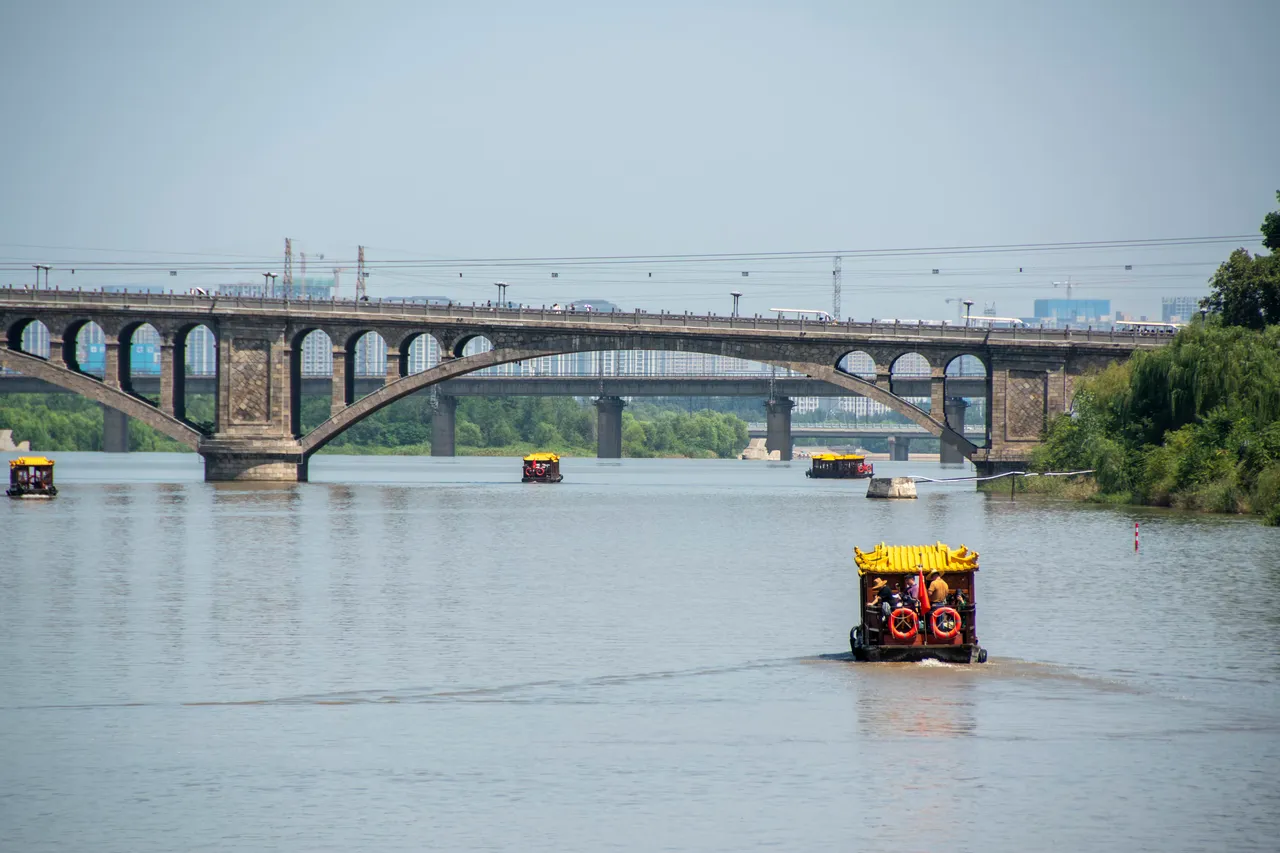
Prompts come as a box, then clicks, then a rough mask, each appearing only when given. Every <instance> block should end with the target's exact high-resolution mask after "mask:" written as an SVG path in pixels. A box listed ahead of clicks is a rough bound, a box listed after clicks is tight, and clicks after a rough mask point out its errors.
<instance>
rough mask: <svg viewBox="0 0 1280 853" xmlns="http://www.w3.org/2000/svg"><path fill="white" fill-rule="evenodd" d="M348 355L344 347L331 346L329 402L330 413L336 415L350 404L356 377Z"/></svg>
mask: <svg viewBox="0 0 1280 853" xmlns="http://www.w3.org/2000/svg"><path fill="white" fill-rule="evenodd" d="M350 355H351V353H348V352H347V350H346V349H345V348H344V347H334V348H333V397H332V402H331V403H330V404H329V414H330V415H336V414H338V412H341V411H342V410H343V409H345V408H346V407H347V406H349V405H351V398H352V397H353V396H354V395H353V394H352V391H353V390H354V387H355V378H356V377H355V365H354V364H352V363H350V362H352V361H353V359H351V358H349V356H350Z"/></svg>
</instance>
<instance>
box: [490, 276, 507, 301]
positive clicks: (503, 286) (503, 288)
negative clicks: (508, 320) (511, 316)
mask: <svg viewBox="0 0 1280 853" xmlns="http://www.w3.org/2000/svg"><path fill="white" fill-rule="evenodd" d="M493 286H494V287H496V288H498V305H500V306H501V305H506V304H507V283H506V282H505V281H495V282H494V283H493Z"/></svg>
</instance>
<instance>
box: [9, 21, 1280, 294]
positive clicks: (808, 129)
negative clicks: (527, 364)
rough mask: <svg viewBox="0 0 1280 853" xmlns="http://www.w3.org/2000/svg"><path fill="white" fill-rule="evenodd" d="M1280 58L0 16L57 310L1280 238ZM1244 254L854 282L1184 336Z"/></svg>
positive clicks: (1091, 44)
mask: <svg viewBox="0 0 1280 853" xmlns="http://www.w3.org/2000/svg"><path fill="white" fill-rule="evenodd" d="M890 6H892V7H893V8H887V7H890ZM1277 32H1280V3H1277V2H1275V0H1258V2H1213V3H1210V2H1204V3H1182V2H1139V0H1131V1H1130V2H1119V3H1117V2H1075V0H1073V2H1063V3H1043V4H1039V3H1030V2H1009V3H974V2H965V3H961V2H955V3H941V2H939V3H928V2H916V3H910V4H906V3H903V4H884V3H874V4H873V3H857V2H792V3H728V2H725V3H685V2H681V3H667V2H661V0H656V2H655V0H645V2H635V3H630V4H618V3H598V2H597V3H582V4H559V3H551V2H543V3H500V2H499V3H429V2H363V3H321V2H307V3H302V2H299V3H284V2H255V3H230V2H211V3H182V2H172V0H170V2H165V3H159V2H157V3H130V2H124V0H116V2H110V3H95V2H88V0H85V2H80V3H60V2H17V0H0V110H2V114H3V116H4V130H3V133H2V134H0V257H2V258H4V259H6V262H8V263H10V264H13V263H32V262H37V261H46V262H53V263H55V265H57V266H58V267H59V268H58V269H55V271H54V283H55V284H57V283H59V282H62V283H63V284H66V285H73V284H81V285H88V284H91V283H100V282H115V281H124V280H129V281H137V282H154V283H163V284H165V286H175V287H178V286H187V285H189V284H190V283H192V282H194V281H197V280H205V281H207V280H210V278H212V279H219V278H221V279H231V280H252V279H254V278H255V277H256V276H255V274H254V273H253V272H243V273H219V274H216V275H212V276H210V275H204V276H201V275H199V274H197V273H183V275H182V276H181V277H180V278H179V279H177V280H175V279H172V278H166V279H164V280H162V279H161V278H160V277H159V276H158V275H155V276H153V275H150V274H143V273H120V274H116V275H114V276H107V275H100V276H98V277H97V278H94V277H92V276H85V275H83V274H77V277H76V279H75V280H72V279H70V278H69V276H67V275H66V273H65V271H64V270H63V269H62V267H64V266H70V265H71V264H72V263H73V262H74V261H79V262H81V263H83V262H85V261H87V260H89V259H94V258H96V259H112V260H118V261H136V260H148V261H155V260H157V259H158V258H159V259H161V260H163V259H164V258H163V256H160V255H145V254H142V253H143V252H144V251H145V252H192V253H210V255H211V256H222V258H223V259H233V258H234V257H238V256H244V257H245V260H246V263H250V264H252V263H255V262H256V261H255V260H254V259H255V258H262V259H265V258H267V257H270V258H276V257H277V256H278V255H280V254H281V253H282V249H283V238H284V237H285V236H290V237H293V238H295V240H296V241H297V243H298V248H299V251H301V250H305V251H307V252H309V253H311V254H312V256H313V257H314V255H316V254H318V253H325V254H326V256H327V257H328V258H329V259H330V260H332V259H334V258H340V259H344V260H345V259H350V258H352V257H354V254H355V246H356V244H358V243H363V244H365V245H367V246H369V247H370V248H369V256H370V258H371V259H373V260H380V261H385V260H388V259H408V258H495V257H546V256H583V255H593V256H596V255H621V254H629V255H634V254H644V255H648V254H674V253H720V252H724V253H745V252H765V251H777V252H785V251H798V250H823V251H825V250H836V249H842V250H854V249H888V248H902V247H929V246H963V245H990V244H1016V243H1031V242H1062V241H1077V240H1079V241H1089V240H1125V239H1131V238H1155V237H1181V236H1206V235H1235V234H1256V233H1257V226H1258V223H1259V222H1260V220H1261V219H1262V216H1263V215H1264V214H1265V212H1266V211H1267V210H1270V209H1273V208H1274V207H1275V191H1276V189H1277V188H1280V153H1278V152H1280V110H1278V109H1277V107H1276V97H1277V92H1276V88H1275V87H1276V84H1277V74H1276V68H1277V63H1280V57H1278V56H1277V53H1276V48H1275V35H1276V33H1277ZM1241 242H1246V243H1247V241H1237V243H1241ZM1249 245H1250V246H1251V247H1253V246H1256V241H1255V242H1254V243H1252V244H1249ZM36 247H69V248H36ZM1230 248H1231V247H1230V246H1228V245H1223V246H1198V247H1191V248H1182V249H1177V250H1168V249H1166V250H1161V251H1159V252H1152V251H1141V250H1124V251H1118V252H1117V251H1112V252H1101V253H1095V252H1072V253H1049V254H1044V253H1040V254H1032V253H1021V254H1020V253H1012V254H1001V255H983V256H977V257H974V256H968V257H946V256H944V257H940V258H939V257H924V258H920V257H900V258H888V259H865V258H863V259H860V258H856V257H847V258H846V259H845V261H844V270H845V273H844V276H845V297H844V308H845V313H846V314H853V315H854V316H858V317H869V316H872V315H875V316H882V317H883V316H899V317H920V316H925V317H941V316H948V315H949V312H951V311H952V307H951V306H947V305H946V304H945V303H944V302H943V299H944V298H945V297H948V296H952V297H954V296H961V295H963V296H969V297H971V298H973V299H975V300H977V301H978V302H979V303H983V302H992V301H994V302H996V303H997V307H998V309H999V313H1001V314H1019V315H1025V314H1028V313H1029V312H1030V310H1031V299H1033V298H1035V297H1037V296H1054V295H1061V290H1059V291H1057V292H1055V291H1054V289H1053V287H1052V285H1051V282H1052V281H1054V280H1063V279H1065V278H1066V277H1067V276H1068V275H1070V276H1071V278H1072V280H1073V282H1075V283H1076V284H1077V285H1078V286H1079V289H1078V291H1077V295H1079V296H1082V297H1110V298H1112V300H1113V302H1114V303H1115V307H1116V308H1118V309H1125V310H1134V311H1141V312H1143V313H1158V310H1159V298H1160V296H1162V295H1172V294H1177V293H1198V292H1200V291H1202V290H1203V289H1204V284H1203V283H1204V280H1205V278H1207V276H1208V275H1209V274H1210V273H1211V272H1212V269H1213V266H1214V265H1215V264H1216V263H1217V262H1218V261H1220V260H1221V259H1222V258H1223V257H1225V256H1226V254H1228V252H1229V250H1230ZM73 249H95V250H119V251H117V252H115V253H111V254H104V253H103V252H100V251H95V252H87V251H73ZM200 257H202V256H187V257H186V260H188V261H191V260H199V259H200ZM210 259H211V260H213V259H216V258H212V257H211V258H210ZM265 263H266V261H265V260H263V264H265ZM314 263H316V262H315V261H313V264H314ZM1161 263H1162V264H1169V265H1167V266H1156V264H1161ZM1124 264H1134V265H1135V269H1134V270H1132V271H1123V265H1124ZM329 266H332V263H330V262H329V261H326V262H325V263H324V267H325V268H326V269H327V267H329ZM740 267H741V268H742V269H748V270H751V271H752V273H753V275H752V276H751V277H749V278H748V279H741V278H740V277H739V276H740V271H739V268H740ZM1018 267H1023V268H1024V273H1022V274H1021V275H1018V274H1017V273H1016V270H1017V268H1018ZM830 268H831V262H830V259H829V258H822V259H820V260H818V261H815V262H810V263H799V262H793V261H776V262H769V263H766V262H761V261H753V262H750V263H747V262H738V261H726V262H723V263H719V264H693V263H685V264H679V265H672V264H666V265H661V264H656V263H655V264H646V265H636V266H628V267H601V266H595V267H568V266H566V267H562V268H561V269H560V277H559V278H558V279H555V280H552V279H551V278H550V272H549V271H550V270H553V269H555V267H554V266H551V267H531V266H526V267H509V268H505V269H503V270H501V271H499V270H490V269H485V268H476V267H466V268H463V267H458V268H456V269H448V270H421V269H401V270H398V271H379V270H377V269H375V271H374V274H373V276H372V277H371V278H370V280H369V284H370V292H371V293H372V294H375V295H377V294H391V293H408V292H426V293H446V294H451V295H453V296H455V298H460V299H480V300H483V299H487V298H490V297H492V295H493V293H492V291H493V288H492V285H491V284H490V282H492V281H493V280H494V279H495V278H505V279H506V280H508V281H510V282H511V284H512V287H511V296H512V298H520V299H523V300H526V301H530V302H534V303H538V302H542V301H548V302H549V301H552V300H555V299H561V300H563V299H565V298H566V297H570V298H571V297H576V296H586V295H598V296H603V297H606V298H615V299H616V301H619V302H621V303H623V304H625V305H627V306H633V305H641V306H643V307H646V308H654V309H656V308H658V307H660V306H665V307H675V308H677V309H684V308H695V309H698V308H707V307H711V308H714V309H715V310H725V309H727V308H728V302H729V300H728V297H727V296H725V295H724V294H726V293H727V292H728V291H729V290H730V289H733V288H735V287H737V288H740V289H742V290H743V291H744V292H745V293H746V296H744V297H743V306H742V308H743V311H744V312H746V313H753V312H755V311H764V310H766V309H767V308H768V307H772V306H774V305H778V304H779V303H787V302H789V303H792V304H795V303H804V305H803V306H802V307H820V308H829V307H830V292H829V289H830V277H831V276H830ZM931 268H941V269H940V273H939V275H937V276H934V275H932V273H931V271H930V270H931ZM312 269H314V266H313V267H312ZM966 270H967V272H966ZM459 271H461V272H463V277H462V278H461V279H459V278H458V275H457V274H458V272H459ZM649 272H654V275H653V276H652V277H650V276H649V275H648V273H649ZM0 277H7V278H8V279H9V280H14V281H17V282H24V281H30V280H31V278H32V274H31V273H30V272H29V271H28V272H27V273H25V274H24V273H20V272H0ZM0 283H8V281H7V280H5V281H2V282H0Z"/></svg>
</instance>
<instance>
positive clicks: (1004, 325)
mask: <svg viewBox="0 0 1280 853" xmlns="http://www.w3.org/2000/svg"><path fill="white" fill-rule="evenodd" d="M964 324H965V325H966V326H976V327H978V328H982V329H1025V328H1026V327H1027V324H1026V323H1025V322H1023V321H1022V320H1019V319H1018V318H1017V317H992V316H991V315H989V314H983V315H981V316H978V317H966V318H965V321H964Z"/></svg>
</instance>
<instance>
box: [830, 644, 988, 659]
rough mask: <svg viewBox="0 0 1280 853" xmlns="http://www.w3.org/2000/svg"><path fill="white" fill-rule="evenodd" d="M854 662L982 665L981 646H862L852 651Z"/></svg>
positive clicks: (983, 655)
mask: <svg viewBox="0 0 1280 853" xmlns="http://www.w3.org/2000/svg"><path fill="white" fill-rule="evenodd" d="M853 658H854V660H858V661H864V662H866V663H914V662H917V661H922V660H936V661H942V662H943V663H974V662H977V663H982V662H984V661H986V654H985V653H984V650H983V649H982V647H981V646H968V645H966V646H862V647H855V648H854V649H853Z"/></svg>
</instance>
